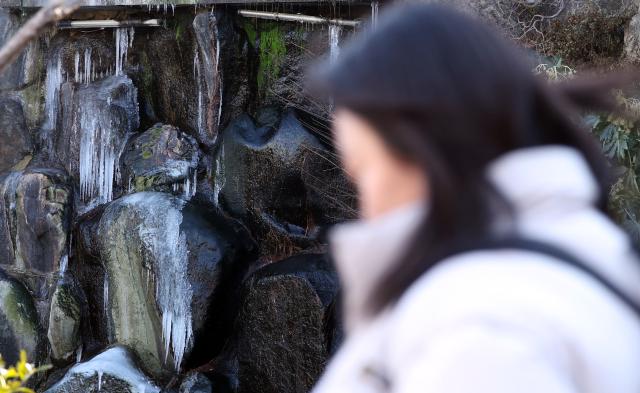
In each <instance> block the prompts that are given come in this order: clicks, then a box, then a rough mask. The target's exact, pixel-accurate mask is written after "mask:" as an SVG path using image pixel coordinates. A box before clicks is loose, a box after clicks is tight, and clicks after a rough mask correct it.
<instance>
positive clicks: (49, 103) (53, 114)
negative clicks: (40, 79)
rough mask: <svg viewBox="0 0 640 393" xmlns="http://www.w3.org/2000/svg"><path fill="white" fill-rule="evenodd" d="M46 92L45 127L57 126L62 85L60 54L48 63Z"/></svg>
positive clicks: (52, 127)
mask: <svg viewBox="0 0 640 393" xmlns="http://www.w3.org/2000/svg"><path fill="white" fill-rule="evenodd" d="M45 86H46V94H45V98H44V103H45V104H44V106H45V108H46V112H45V113H46V116H47V117H46V121H45V127H44V128H45V129H47V130H52V129H54V128H55V126H56V123H57V120H58V106H59V104H60V86H62V61H61V60H60V55H58V57H57V58H55V59H52V60H51V61H50V62H49V64H47V77H46V81H45Z"/></svg>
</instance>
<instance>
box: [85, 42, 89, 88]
mask: <svg viewBox="0 0 640 393" xmlns="http://www.w3.org/2000/svg"><path fill="white" fill-rule="evenodd" d="M90 82H91V48H86V49H85V50H84V84H85V85H88V84H89V83H90Z"/></svg>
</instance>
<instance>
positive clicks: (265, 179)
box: [214, 110, 354, 259]
mask: <svg viewBox="0 0 640 393" xmlns="http://www.w3.org/2000/svg"><path fill="white" fill-rule="evenodd" d="M214 190H215V191H216V193H215V195H214V198H215V199H216V202H217V203H218V204H219V205H220V206H221V207H222V208H223V209H225V210H226V211H228V212H229V213H230V214H231V215H233V216H235V217H238V218H241V219H242V220H243V221H244V222H245V223H247V225H249V227H250V228H251V230H252V231H253V233H254V235H255V237H256V238H257V239H259V244H260V246H261V249H262V250H261V251H262V253H263V255H268V256H271V257H275V259H277V257H278V256H288V255H291V253H292V251H295V250H297V249H302V248H304V247H309V246H310V245H312V244H313V241H314V235H315V231H316V230H317V228H318V227H319V226H321V225H325V224H330V223H333V222H335V221H338V220H340V219H344V218H345V217H349V216H351V215H352V214H353V208H352V206H353V202H354V198H353V195H354V194H353V193H352V192H350V188H349V187H348V184H347V182H346V179H345V178H344V176H343V174H342V171H341V170H340V168H339V165H338V163H337V159H336V156H335V154H333V153H332V152H331V151H330V150H329V149H328V148H327V147H325V145H323V144H322V143H320V141H319V140H318V138H317V137H316V136H315V135H314V134H312V133H311V132H310V131H309V130H307V129H306V128H305V127H304V126H303V125H302V123H301V122H300V120H299V119H298V118H297V117H296V114H295V113H294V112H293V111H287V112H286V113H284V114H283V115H282V117H280V114H279V113H278V112H277V111H274V110H264V111H262V112H261V113H260V114H259V116H258V117H257V118H256V120H255V121H254V120H253V119H252V118H251V117H249V116H248V115H243V116H241V117H239V118H238V119H236V120H235V121H233V122H232V124H231V125H230V126H229V127H228V128H227V129H226V130H225V131H224V133H223V140H222V145H221V148H220V150H219V151H218V155H217V158H216V172H215V175H214Z"/></svg>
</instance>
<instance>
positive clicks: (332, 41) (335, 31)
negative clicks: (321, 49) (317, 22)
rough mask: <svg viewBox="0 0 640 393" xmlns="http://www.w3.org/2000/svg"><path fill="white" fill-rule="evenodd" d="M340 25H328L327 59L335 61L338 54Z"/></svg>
mask: <svg viewBox="0 0 640 393" xmlns="http://www.w3.org/2000/svg"><path fill="white" fill-rule="evenodd" d="M341 31H342V27H341V26H338V25H329V61H330V62H331V63H335V62H336V60H337V59H338V56H339V55H340V46H339V44H340V32H341Z"/></svg>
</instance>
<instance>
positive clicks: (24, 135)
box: [0, 14, 33, 173]
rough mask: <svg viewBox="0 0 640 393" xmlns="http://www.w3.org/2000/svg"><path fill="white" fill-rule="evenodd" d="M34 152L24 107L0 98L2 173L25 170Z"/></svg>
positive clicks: (0, 163)
mask: <svg viewBox="0 0 640 393" xmlns="http://www.w3.org/2000/svg"><path fill="white" fill-rule="evenodd" d="M0 15H1V14H0ZM0 18H1V17H0ZM0 23H2V22H0ZM0 26H1V25H0ZM32 152H33V142H32V140H31V135H30V134H29V130H28V128H27V124H26V122H25V118H24V113H23V111H22V105H21V104H20V102H18V101H16V100H12V99H7V98H0V173H2V172H6V171H8V170H10V169H18V170H20V169H24V168H25V167H26V165H27V164H28V163H29V161H30V160H31V154H32Z"/></svg>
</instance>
